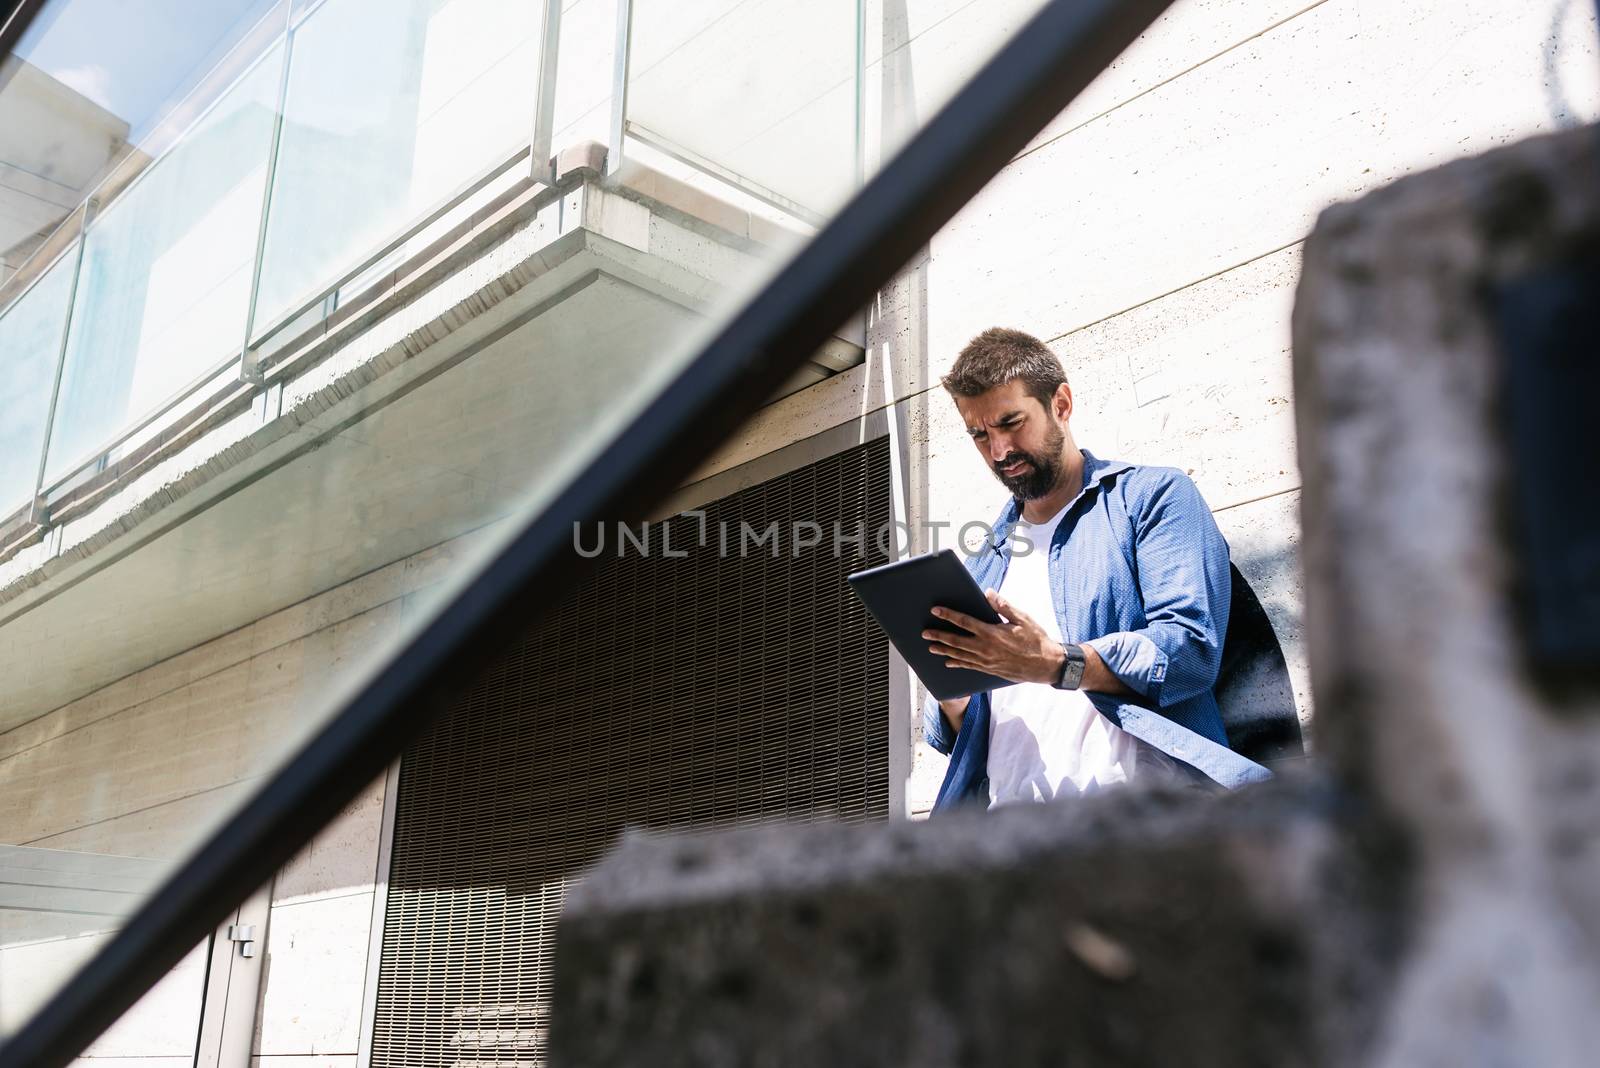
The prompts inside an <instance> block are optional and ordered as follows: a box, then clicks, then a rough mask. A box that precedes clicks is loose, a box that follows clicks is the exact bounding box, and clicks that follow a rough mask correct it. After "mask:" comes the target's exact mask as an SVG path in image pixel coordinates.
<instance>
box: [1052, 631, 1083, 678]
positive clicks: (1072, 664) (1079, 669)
mask: <svg viewBox="0 0 1600 1068" xmlns="http://www.w3.org/2000/svg"><path fill="white" fill-rule="evenodd" d="M1062 648H1063V649H1065V650H1066V653H1067V656H1066V660H1065V662H1064V663H1063V664H1062V665H1061V677H1060V678H1058V679H1056V681H1055V682H1053V683H1051V685H1052V686H1054V687H1055V688H1056V689H1058V690H1076V689H1077V688H1078V687H1079V686H1080V685H1082V683H1083V669H1084V666H1085V665H1086V664H1087V663H1088V660H1087V659H1085V657H1084V655H1083V646H1081V645H1075V644H1074V643H1072V642H1067V643H1065V644H1064V645H1063V646H1062Z"/></svg>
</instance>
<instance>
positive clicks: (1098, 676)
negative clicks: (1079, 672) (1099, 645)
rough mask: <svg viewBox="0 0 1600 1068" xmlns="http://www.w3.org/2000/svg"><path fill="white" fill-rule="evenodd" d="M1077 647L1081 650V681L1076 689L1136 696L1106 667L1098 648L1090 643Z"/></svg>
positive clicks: (1119, 695)
mask: <svg viewBox="0 0 1600 1068" xmlns="http://www.w3.org/2000/svg"><path fill="white" fill-rule="evenodd" d="M1078 648H1080V649H1082V650H1083V682H1081V683H1079V685H1078V689H1080V690H1088V691H1089V692H1090V693H1105V694H1111V695H1112V696H1113V697H1136V696H1138V695H1137V694H1136V693H1134V690H1133V688H1132V687H1131V686H1129V685H1128V684H1127V683H1125V682H1123V681H1122V680H1121V679H1119V678H1117V675H1116V672H1114V671H1112V670H1111V669H1110V668H1108V667H1106V662H1105V661H1104V660H1102V659H1101V658H1100V652H1099V650H1097V649H1096V648H1095V647H1094V646H1092V645H1080V646H1078Z"/></svg>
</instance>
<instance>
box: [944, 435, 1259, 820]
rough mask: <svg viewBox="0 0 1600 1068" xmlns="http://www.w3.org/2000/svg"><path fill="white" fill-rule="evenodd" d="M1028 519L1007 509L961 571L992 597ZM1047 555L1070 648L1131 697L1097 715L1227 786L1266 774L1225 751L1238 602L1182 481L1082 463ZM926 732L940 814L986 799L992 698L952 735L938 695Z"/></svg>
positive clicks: (1174, 473)
mask: <svg viewBox="0 0 1600 1068" xmlns="http://www.w3.org/2000/svg"><path fill="white" fill-rule="evenodd" d="M1021 514H1022V505H1021V502H1019V501H1017V500H1016V499H1012V500H1011V501H1010V502H1009V503H1008V504H1007V505H1006V507H1005V509H1004V511H1002V512H1001V513H1000V518H999V519H998V520H996V522H995V525H994V528H993V530H992V531H991V532H990V534H989V537H988V538H987V539H986V540H985V542H984V545H983V547H982V548H981V549H980V550H979V551H978V552H977V553H976V554H975V555H973V556H971V557H968V559H967V561H966V564H967V570H968V571H970V572H971V573H972V577H973V578H974V579H976V580H977V582H978V585H979V586H982V587H983V588H985V589H992V590H998V589H999V588H1000V584H1001V583H1002V582H1003V581H1004V580H1005V575H1006V565H1007V564H1008V563H1009V562H1010V559H1011V530H1012V528H1013V527H1014V526H1015V525H1016V522H1017V519H1018V518H1019V517H1020V516H1021ZM1033 551H1034V552H1041V551H1048V552H1049V554H1050V559H1049V566H1048V571H1049V575H1050V594H1051V600H1052V602H1053V603H1054V605H1055V610H1056V621H1057V622H1058V623H1059V624H1060V626H1061V636H1062V639H1063V640H1064V641H1068V642H1077V643H1079V644H1082V645H1090V646H1093V647H1094V649H1095V651H1096V652H1097V653H1099V654H1100V658H1101V659H1102V660H1104V661H1105V663H1106V667H1108V668H1110V669H1111V671H1112V673H1113V674H1115V675H1116V676H1117V678H1119V679H1121V680H1122V681H1123V682H1124V683H1126V684H1127V686H1128V687H1129V688H1130V689H1131V690H1133V691H1134V692H1135V694H1137V696H1136V697H1128V696H1122V697H1113V696H1111V695H1110V694H1102V693H1089V694H1088V695H1087V696H1088V698H1089V700H1090V701H1091V702H1093V703H1094V706H1095V708H1097V709H1098V710H1099V711H1100V714H1101V715H1103V716H1105V717H1106V718H1107V719H1109V720H1111V722H1113V723H1115V724H1117V726H1119V727H1121V728H1122V729H1123V730H1124V731H1126V732H1128V733H1129V734H1131V735H1133V736H1134V737H1135V738H1138V739H1139V740H1140V741H1143V742H1145V743H1147V744H1149V745H1152V746H1154V747H1155V748H1157V749H1159V750H1161V751H1162V752H1163V753H1166V754H1167V755H1168V756H1171V757H1174V758H1176V759H1178V760H1181V761H1183V762H1184V763H1186V764H1188V765H1190V766H1192V767H1194V768H1196V769H1198V770H1199V771H1201V772H1204V773H1205V774H1206V775H1207V776H1209V777H1210V778H1212V779H1214V780H1215V781H1217V782H1219V783H1221V784H1222V785H1224V786H1228V787H1234V786H1242V785H1244V784H1245V783H1247V782H1255V781H1258V780H1261V779H1266V778H1270V777H1271V773H1270V772H1269V771H1267V769H1266V768H1264V767H1262V766H1261V765H1260V764H1257V763H1255V762H1254V761H1252V760H1249V759H1247V758H1246V757H1244V756H1241V755H1240V754H1238V753H1235V752H1233V751H1232V750H1231V749H1229V748H1228V737H1227V735H1226V734H1225V733H1224V732H1223V729H1222V717H1221V715H1220V714H1219V713H1218V711H1217V701H1216V698H1215V697H1214V696H1213V695H1212V692H1211V688H1212V686H1213V685H1215V684H1216V681H1217V672H1218V670H1219V669H1220V667H1221V664H1222V641H1223V636H1224V635H1225V634H1226V633H1227V630H1228V604H1229V597H1230V591H1231V585H1230V582H1229V572H1228V543H1227V542H1226V541H1224V540H1223V537H1222V532H1221V531H1220V530H1218V529H1217V523H1216V520H1214V519H1213V518H1212V517H1211V510H1210V509H1209V508H1207V507H1206V502H1205V501H1204V500H1203V499H1202V498H1201V496H1200V491H1199V489H1197V488H1196V487H1195V484H1194V482H1193V481H1191V480H1190V479H1189V478H1188V476H1186V475H1185V474H1183V472H1181V471H1178V470H1175V469H1173V468H1170V467H1145V466H1142V465H1135V464H1130V463H1123V462H1120V461H1116V460H1101V459H1098V458H1096V457H1095V456H1094V455H1093V454H1092V453H1090V452H1088V451H1087V450H1084V452H1083V488H1082V490H1080V491H1079V493H1078V496H1077V497H1076V498H1074V499H1073V501H1072V503H1071V504H1069V505H1068V506H1067V512H1066V515H1064V516H1063V517H1062V519H1061V523H1060V525H1059V526H1058V527H1057V528H1056V532H1055V537H1054V538H1053V539H1052V540H1051V543H1050V545H1049V547H1048V550H1046V549H1045V548H1044V547H1043V546H1034V549H1033ZM922 721H923V722H922V734H923V738H924V739H925V740H926V741H927V742H928V744H929V745H931V746H933V748H935V749H937V750H938V751H939V752H941V753H947V754H949V756H950V765H949V768H948V769H947V770H946V772H945V777H944V784H943V785H942V786H941V787H940V788H939V799H938V801H937V802H935V804H934V811H935V812H939V811H942V810H944V809H948V808H951V807H954V806H956V805H959V804H961V803H963V802H968V801H979V802H983V803H987V801H988V796H989V774H988V761H989V695H988V694H986V693H980V694H974V695H973V696H972V699H971V701H970V702H969V703H968V704H967V710H966V713H965V714H964V715H963V717H962V720H961V730H960V732H959V733H955V732H953V731H952V730H951V728H950V723H949V721H948V720H946V719H945V717H944V714H943V713H942V712H941V711H940V709H939V703H938V702H937V701H936V700H934V698H932V697H931V696H930V697H929V698H928V700H927V702H926V703H925V704H924V705H923V709H922Z"/></svg>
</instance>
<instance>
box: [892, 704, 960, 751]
mask: <svg viewBox="0 0 1600 1068" xmlns="http://www.w3.org/2000/svg"><path fill="white" fill-rule="evenodd" d="M900 707H902V708H904V707H905V706H904V705H901V706H900ZM901 722H905V721H904V720H902V721H901ZM922 740H923V741H925V742H927V743H928V744H929V745H931V746H932V747H933V748H934V749H935V750H936V751H938V752H940V753H943V754H944V755H945V756H949V755H950V750H951V749H952V748H954V747H955V744H956V735H955V732H954V731H952V730H951V729H950V722H949V720H947V719H945V718H944V711H943V710H942V709H941V708H940V707H939V702H938V701H937V700H936V699H935V698H934V696H933V695H932V694H929V695H928V696H927V697H926V698H924V699H923V702H922Z"/></svg>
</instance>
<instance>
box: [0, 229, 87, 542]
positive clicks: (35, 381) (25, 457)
mask: <svg viewBox="0 0 1600 1068" xmlns="http://www.w3.org/2000/svg"><path fill="white" fill-rule="evenodd" d="M76 263H77V257H76V256H75V255H74V254H73V252H72V251H70V250H69V251H68V252H67V253H66V255H64V256H62V257H61V258H60V259H58V260H57V261H56V262H55V264H54V265H52V266H51V267H50V269H49V270H48V271H46V272H45V273H44V274H43V275H42V276H41V277H40V278H39V279H38V281H36V282H34V283H33V285H32V286H31V287H29V289H28V290H27V291H26V292H25V293H23V294H22V296H21V297H19V298H18V299H17V301H16V302H15V303H14V304H12V305H11V307H9V308H7V309H5V311H4V312H3V313H0V516H8V515H10V514H11V513H12V512H14V511H15V510H16V509H17V507H18V506H20V505H22V504H25V503H27V501H28V500H29V498H31V497H32V496H33V490H34V480H35V479H37V478H38V477H39V458H40V454H41V452H42V450H43V449H44V431H45V421H46V420H47V419H48V418H49V414H50V393H51V390H52V388H53V387H54V385H55V376H56V361H57V360H58V359H59V358H60V356H61V336H62V332H63V331H64V330H65V329H66V322H67V301H68V300H70V299H71V293H72V271H73V267H74V266H75V265H76Z"/></svg>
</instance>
